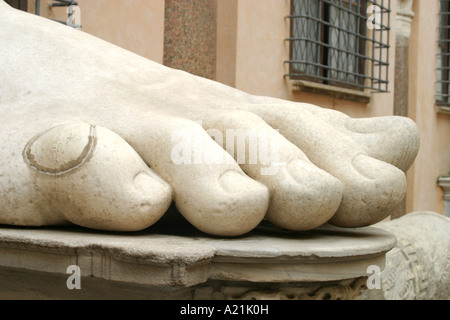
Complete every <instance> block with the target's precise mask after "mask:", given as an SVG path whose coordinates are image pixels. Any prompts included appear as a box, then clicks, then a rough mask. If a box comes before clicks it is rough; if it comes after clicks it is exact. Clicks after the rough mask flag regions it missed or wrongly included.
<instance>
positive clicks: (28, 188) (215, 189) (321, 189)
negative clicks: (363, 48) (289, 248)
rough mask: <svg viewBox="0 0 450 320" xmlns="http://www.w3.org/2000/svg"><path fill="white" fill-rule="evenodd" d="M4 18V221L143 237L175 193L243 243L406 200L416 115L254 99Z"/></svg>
mask: <svg viewBox="0 0 450 320" xmlns="http://www.w3.org/2000/svg"><path fill="white" fill-rule="evenodd" d="M0 24H1V25H2V28H1V29H0V97H1V101H0V110H1V112H2V117H1V118H0V130H1V132H0V144H1V145H2V150H1V151H0V152H1V153H0V154H1V157H0V223H3V224H12V225H26V226H42V225H59V224H63V223H67V222H72V223H75V224H78V225H82V226H85V227H88V228H93V229H103V230H117V231H119V230H121V231H130V230H139V229H144V228H147V227H148V226H149V225H151V224H152V223H155V222H156V221H157V220H158V218H159V217H161V215H162V214H163V213H164V211H165V210H166V209H167V207H168V205H169V204H170V200H172V199H173V200H174V202H175V204H176V206H177V208H178V209H179V211H180V212H181V213H182V214H183V216H184V217H185V218H186V219H187V220H188V221H189V222H190V223H191V224H193V225H194V226H195V227H196V228H198V229H200V230H202V231H204V232H206V233H209V234H214V235H221V236H238V235H242V234H245V233H247V232H249V231H251V230H252V229H254V228H255V227H256V226H257V225H258V224H259V223H260V222H261V221H262V220H263V219H264V218H266V219H267V220H268V221H270V222H272V223H273V224H276V225H278V226H281V227H283V228H286V229H292V230H311V229H314V228H317V227H319V226H321V225H323V224H325V223H327V222H331V223H333V224H335V225H338V226H344V227H362V226H367V225H370V224H373V223H376V222H378V221H381V220H382V219H384V218H386V217H387V216H388V215H389V214H390V213H391V212H392V211H393V210H395V208H396V207H397V206H398V205H399V204H400V203H401V201H402V199H403V198H404V195H405V192H406V179H405V175H404V172H403V170H405V168H407V167H409V166H410V165H411V163H412V161H413V160H414V158H415V156H416V154H417V151H418V145H419V144H418V135H417V128H416V127H415V124H414V123H413V122H412V121H411V120H410V119H407V118H400V117H384V118H373V119H358V120H357V119H351V118H349V117H347V116H346V115H344V114H342V113H339V112H336V111H333V110H326V109H323V108H319V107H317V106H312V105H307V104H302V103H294V102H289V101H283V100H278V99H273V98H269V97H257V96H252V95H248V94H246V93H244V92H241V91H239V90H236V89H234V88H231V87H228V86H225V85H222V84H219V83H217V82H214V81H210V80H207V79H204V78H200V77H197V76H194V75H191V74H188V73H186V72H182V71H179V70H174V69H170V68H167V67H164V66H162V65H160V64H157V63H155V62H152V61H150V60H147V59H145V58H143V57H140V56H137V55H135V54H133V53H131V52H128V51H126V50H123V49H121V48H119V47H116V46H113V45H112V44H110V43H107V42H104V41H102V40H99V39H97V38H95V37H92V36H90V35H88V34H86V33H84V32H82V31H79V30H74V29H71V28H69V27H66V26H63V25H60V24H58V23H55V22H52V21H50V20H47V19H43V18H41V17H37V16H34V15H32V14H28V13H24V12H20V11H17V10H13V9H12V8H10V7H9V6H8V5H7V4H6V3H5V2H3V1H0ZM49 57H51V59H50V58H49ZM94 128H95V130H94ZM230 130H231V131H232V132H234V133H238V134H237V135H234V136H231V138H229V135H228V133H229V132H230ZM94 131H95V132H94ZM94 133H95V134H94ZM251 133H253V134H254V135H253V136H252V135H251ZM220 137H221V138H222V139H220ZM211 138H214V140H215V141H214V140H213V139H211ZM255 139H256V141H257V143H256V144H254V141H255ZM232 146H233V148H232ZM264 148H265V150H264ZM241 149H244V153H243V154H242V153H241V154H239V151H241ZM232 151H234V152H232ZM263 151H266V152H263Z"/></svg>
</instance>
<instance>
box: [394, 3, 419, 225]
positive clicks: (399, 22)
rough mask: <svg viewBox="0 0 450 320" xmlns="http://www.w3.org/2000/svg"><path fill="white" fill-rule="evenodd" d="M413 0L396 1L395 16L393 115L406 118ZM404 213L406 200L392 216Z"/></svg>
mask: <svg viewBox="0 0 450 320" xmlns="http://www.w3.org/2000/svg"><path fill="white" fill-rule="evenodd" d="M412 5H413V0H398V1H397V16H396V23H395V33H396V43H395V46H396V50H395V88H394V115H396V116H403V117H407V116H408V95H409V85H408V82H409V72H408V71H409V65H408V64H409V38H410V35H411V24H412V19H413V18H414V12H413V11H412ZM405 213H406V199H405V200H404V201H403V202H402V204H401V206H400V207H399V208H398V209H397V210H396V211H395V212H394V213H393V214H392V218H398V217H401V216H403V215H404V214H405Z"/></svg>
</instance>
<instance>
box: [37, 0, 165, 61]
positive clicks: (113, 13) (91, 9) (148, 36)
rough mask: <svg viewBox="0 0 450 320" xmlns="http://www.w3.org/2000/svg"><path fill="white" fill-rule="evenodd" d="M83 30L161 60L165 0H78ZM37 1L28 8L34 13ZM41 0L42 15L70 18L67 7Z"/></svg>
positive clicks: (145, 55)
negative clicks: (59, 6)
mask: <svg viewBox="0 0 450 320" xmlns="http://www.w3.org/2000/svg"><path fill="white" fill-rule="evenodd" d="M77 2H78V4H79V7H80V9H81V24H82V26H83V28H82V31H84V32H87V33H90V34H92V35H94V36H96V37H99V38H101V39H103V40H106V41H109V42H111V43H114V44H116V45H118V46H120V47H123V48H125V49H127V50H130V51H132V52H134V53H137V54H139V55H141V56H144V57H146V58H149V59H151V60H153V61H156V62H159V63H162V61H163V53H164V0H151V1H149V0H126V1H124V0H95V1H93V0H78V1H77ZM34 3H35V1H34V0H29V11H30V12H34ZM49 3H51V1H50V0H41V6H40V8H41V16H43V17H47V18H51V19H57V20H63V21H65V20H67V8H66V7H61V8H50V6H49Z"/></svg>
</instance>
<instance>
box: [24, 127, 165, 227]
mask: <svg viewBox="0 0 450 320" xmlns="http://www.w3.org/2000/svg"><path fill="white" fill-rule="evenodd" d="M24 157H25V159H26V161H27V162H28V165H29V167H30V168H31V169H33V170H34V174H35V176H36V180H37V186H38V188H40V189H41V190H42V192H43V193H44V194H45V195H46V196H47V197H48V199H49V203H50V204H51V206H52V208H53V209H52V210H54V212H55V214H56V213H57V214H60V215H62V216H64V217H65V218H66V219H67V220H68V221H70V222H72V223H74V224H77V225H80V226H84V227H88V228H93V229H100V230H113V231H136V230H141V229H144V228H147V227H149V226H150V225H152V224H153V223H155V222H156V221H157V220H159V218H161V216H162V215H163V214H164V213H165V212H166V210H167V209H168V207H169V206H170V203H171V201H172V190H171V187H170V185H169V184H167V183H166V182H165V181H164V180H162V179H161V178H160V177H158V176H157V175H156V174H155V173H154V172H153V171H152V170H151V169H150V168H149V167H148V166H147V165H146V164H145V163H144V161H143V160H142V159H141V158H140V156H139V155H138V154H137V153H136V152H135V151H134V149H133V148H132V147H131V146H130V145H128V143H126V142H125V140H123V139H122V138H121V137H120V136H118V135H117V134H115V133H114V132H112V131H110V130H108V129H106V128H103V127H98V126H93V125H88V124H85V123H75V124H69V125H63V126H58V127H55V128H53V129H51V130H49V131H47V132H45V133H43V134H41V135H38V136H36V137H35V138H33V139H32V140H31V141H30V142H29V143H28V145H27V146H26V148H25V151H24Z"/></svg>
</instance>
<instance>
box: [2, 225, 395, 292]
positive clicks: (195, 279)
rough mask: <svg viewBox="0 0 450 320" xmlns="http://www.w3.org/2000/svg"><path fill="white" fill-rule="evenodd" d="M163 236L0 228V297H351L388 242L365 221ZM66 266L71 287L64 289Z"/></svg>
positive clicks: (163, 229) (155, 231) (159, 232)
mask: <svg viewBox="0 0 450 320" xmlns="http://www.w3.org/2000/svg"><path fill="white" fill-rule="evenodd" d="M172 233H173V232H171V228H170V227H168V226H164V225H161V224H158V225H155V227H154V228H153V227H152V228H149V229H147V230H145V231H144V232H138V233H132V234H129V233H104V232H103V233H99V232H94V231H90V230H87V229H81V228H78V227H77V228H75V227H74V228H63V229H62V228H53V229H49V228H46V229H38V228H13V227H3V228H1V229H0V283H1V285H0V299H158V300H160V299H162V300H164V299H191V300H196V299H202V300H206V299H208V300H209V299H220V300H226V299H264V300H266V299H354V298H356V297H357V296H358V295H359V294H360V293H361V290H362V289H364V288H365V286H366V282H367V281H366V279H367V276H368V274H367V272H368V268H369V266H377V267H379V268H380V270H383V269H384V265H385V255H386V252H388V251H389V250H391V249H392V248H393V247H394V246H395V244H396V238H395V237H394V236H393V235H392V234H391V233H389V232H387V231H384V230H381V229H377V228H372V227H368V228H360V229H340V228H336V227H332V226H328V225H326V226H323V227H321V228H319V229H317V230H314V231H309V232H289V231H285V230H281V229H276V228H274V227H272V226H269V225H265V224H262V225H261V226H259V227H258V228H256V229H255V230H254V231H252V232H251V233H249V234H247V235H245V236H241V237H238V238H231V239H223V238H216V237H209V236H207V235H205V234H202V233H200V232H198V231H196V230H194V229H192V228H189V226H183V227H182V228H179V229H178V231H177V232H176V234H178V235H173V234H172ZM70 266H77V267H79V270H80V271H81V278H80V279H79V285H80V287H81V289H72V290H70V289H69V288H68V287H67V282H68V281H71V280H70V279H69V277H71V276H72V277H73V276H74V275H76V274H72V273H68V268H69V267H70Z"/></svg>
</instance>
